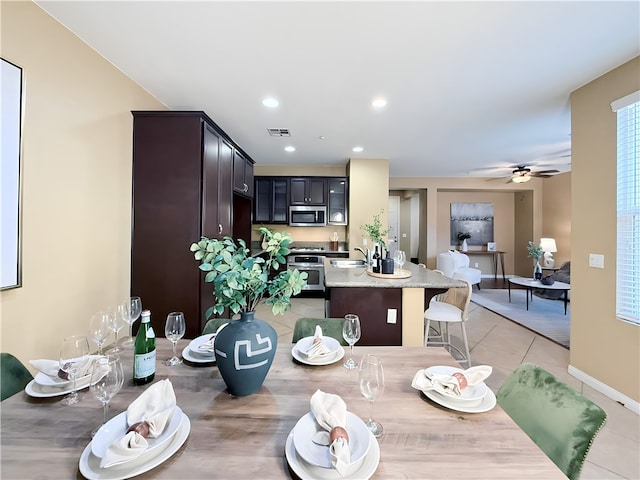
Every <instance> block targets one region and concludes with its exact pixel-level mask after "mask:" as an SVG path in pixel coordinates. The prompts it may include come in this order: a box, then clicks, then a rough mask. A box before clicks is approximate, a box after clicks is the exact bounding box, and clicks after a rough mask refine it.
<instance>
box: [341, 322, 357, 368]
mask: <svg viewBox="0 0 640 480" xmlns="http://www.w3.org/2000/svg"><path fill="white" fill-rule="evenodd" d="M342 337H343V338H344V339H345V341H346V342H347V343H348V344H349V347H351V353H350V355H349V358H348V359H347V361H346V362H344V367H345V368H348V369H349V370H352V369H354V368H356V367H357V366H358V363H357V362H356V361H355V360H354V359H353V346H354V345H355V343H356V342H357V341H358V340H360V317H358V315H354V314H352V313H349V314H347V315H345V316H344V323H343V324H342Z"/></svg>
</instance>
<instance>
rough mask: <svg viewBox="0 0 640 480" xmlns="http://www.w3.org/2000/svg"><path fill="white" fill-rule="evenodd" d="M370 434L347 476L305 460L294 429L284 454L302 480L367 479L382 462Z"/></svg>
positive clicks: (374, 439)
mask: <svg viewBox="0 0 640 480" xmlns="http://www.w3.org/2000/svg"><path fill="white" fill-rule="evenodd" d="M369 435H370V436H371V440H370V447H369V452H368V453H367V454H366V455H365V456H364V461H363V462H362V465H360V467H359V468H358V469H357V470H356V471H354V472H352V473H351V474H349V475H347V476H346V477H342V476H341V475H340V474H339V473H338V471H337V470H336V469H335V468H322V467H316V466H315V465H310V464H308V463H307V462H305V461H304V460H303V459H302V457H300V456H299V455H298V453H297V452H296V447H295V446H294V444H293V430H292V431H291V433H289V436H288V437H287V443H286V445H285V449H284V454H285V457H286V459H287V463H288V464H289V467H291V470H293V472H294V473H295V474H296V475H297V476H298V477H300V479H301V480H307V479H308V480H350V479H354V480H356V479H357V480H365V479H368V478H371V476H372V475H373V474H374V473H375V472H376V469H377V468H378V464H379V463H380V445H378V441H377V440H376V438H375V437H374V436H373V434H372V433H371V432H369ZM325 448H326V447H325ZM89 480H92V479H89Z"/></svg>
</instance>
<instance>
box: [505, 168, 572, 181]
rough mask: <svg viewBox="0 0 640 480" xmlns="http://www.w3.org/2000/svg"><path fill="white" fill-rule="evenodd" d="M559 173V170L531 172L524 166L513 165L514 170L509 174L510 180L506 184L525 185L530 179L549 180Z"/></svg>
mask: <svg viewBox="0 0 640 480" xmlns="http://www.w3.org/2000/svg"><path fill="white" fill-rule="evenodd" d="M559 172H560V170H555V169H551V170H538V171H537V172H532V171H531V168H529V167H527V166H526V165H515V169H514V170H513V171H512V172H511V178H510V179H509V181H508V182H507V183H509V182H513V183H525V182H528V181H529V180H531V177H540V178H549V177H550V176H551V175H552V174H554V173H559Z"/></svg>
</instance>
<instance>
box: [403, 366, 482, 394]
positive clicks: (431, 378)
mask: <svg viewBox="0 0 640 480" xmlns="http://www.w3.org/2000/svg"><path fill="white" fill-rule="evenodd" d="M492 371H493V368H492V367H490V366H489V365H478V366H476V367H471V368H468V369H467V370H465V371H464V372H456V373H453V374H451V375H448V374H442V373H430V372H427V370H426V369H425V370H420V371H418V372H417V373H416V374H415V375H414V377H413V381H412V382H411V386H412V387H413V388H415V389H416V390H421V391H425V390H436V391H439V392H446V393H448V394H449V395H455V396H458V397H459V396H460V395H462V390H464V389H465V388H467V387H470V386H472V385H477V384H478V383H480V382H482V381H483V380H484V379H485V378H487V377H488V376H489V375H491V372H492Z"/></svg>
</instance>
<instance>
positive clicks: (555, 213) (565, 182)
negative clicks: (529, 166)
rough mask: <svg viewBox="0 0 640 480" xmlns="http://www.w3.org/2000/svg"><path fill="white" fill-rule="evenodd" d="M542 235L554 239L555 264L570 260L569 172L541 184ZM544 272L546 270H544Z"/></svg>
mask: <svg viewBox="0 0 640 480" xmlns="http://www.w3.org/2000/svg"><path fill="white" fill-rule="evenodd" d="M542 212H543V215H542V234H541V236H542V237H550V238H553V239H555V241H556V247H558V251H557V252H556V253H554V254H553V258H554V260H555V266H556V267H559V266H560V265H562V264H563V263H564V262H566V261H568V260H571V173H561V174H558V175H554V176H552V177H550V178H548V179H546V180H545V181H544V182H543V184H542ZM545 273H546V272H545Z"/></svg>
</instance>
